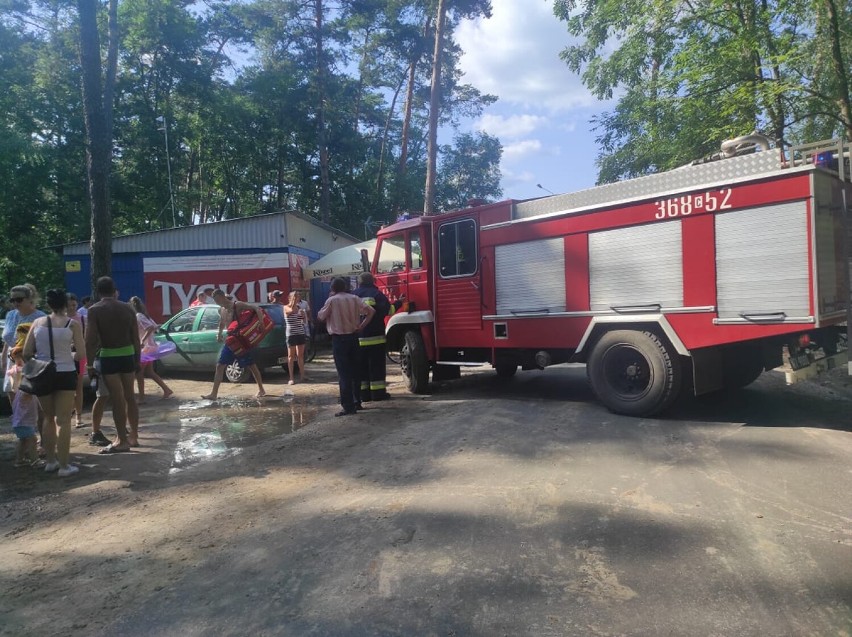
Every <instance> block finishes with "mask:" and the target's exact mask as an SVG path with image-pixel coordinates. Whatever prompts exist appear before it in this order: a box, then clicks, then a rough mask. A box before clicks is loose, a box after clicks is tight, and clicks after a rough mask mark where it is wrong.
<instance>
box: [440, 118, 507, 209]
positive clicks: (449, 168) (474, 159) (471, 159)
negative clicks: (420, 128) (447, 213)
mask: <svg viewBox="0 0 852 637" xmlns="http://www.w3.org/2000/svg"><path fill="white" fill-rule="evenodd" d="M502 154H503V147H502V146H501V144H500V140H499V139H497V138H496V137H493V136H491V135H488V134H487V133H481V132H480V133H475V134H473V135H471V134H464V135H459V136H457V137H456V138H455V140H454V144H453V145H452V146H443V147H442V148H441V170H440V174H439V179H438V193H437V197H436V202H435V203H436V209H437V210H454V209H456V208H463V207H465V206H467V205H468V201H470V200H471V199H487V198H490V197H500V196H501V195H502V194H503V190H502V188H500V157H501V156H502Z"/></svg>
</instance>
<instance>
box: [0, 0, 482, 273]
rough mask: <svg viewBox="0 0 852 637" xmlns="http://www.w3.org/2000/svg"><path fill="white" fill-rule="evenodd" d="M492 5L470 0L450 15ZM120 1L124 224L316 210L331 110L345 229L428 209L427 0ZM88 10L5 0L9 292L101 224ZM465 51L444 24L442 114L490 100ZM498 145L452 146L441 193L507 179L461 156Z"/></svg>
mask: <svg viewBox="0 0 852 637" xmlns="http://www.w3.org/2000/svg"><path fill="white" fill-rule="evenodd" d="M486 5H487V8H488V10H490V3H489V2H483V0H466V1H465V2H461V3H458V4H457V5H456V6H454V7H453V9H452V14H453V19H454V20H457V19H458V17H460V16H462V15H467V14H469V13H470V12H471V11H476V12H482V11H483V9H484V8H486ZM118 8H119V14H118V23H119V29H120V34H119V35H120V47H119V60H118V73H117V78H116V88H115V100H114V106H115V110H114V139H113V149H114V156H113V164H112V173H111V184H110V196H111V201H110V204H111V213H112V220H113V228H112V230H113V232H114V233H115V234H124V233H130V232H140V231H147V230H154V229H159V228H168V227H171V226H172V225H173V224H175V223H176V224H177V225H190V224H193V223H199V222H206V221H215V220H220V219H229V218H234V217H242V216H249V215H254V214H260V213H266V212H271V211H276V210H287V209H294V210H299V211H301V212H304V213H307V214H309V215H314V216H317V217H319V216H320V215H321V187H320V186H321V180H322V167H321V152H320V149H321V143H320V138H319V130H318V126H317V122H318V118H319V117H320V116H321V117H322V118H323V121H324V124H325V139H326V142H325V147H326V148H327V149H328V182H327V183H328V205H329V213H330V219H331V222H332V223H333V224H334V225H335V226H338V227H340V228H341V229H343V230H346V231H349V232H351V233H353V234H356V235H360V234H361V233H362V232H363V228H364V220H365V219H367V218H368V217H373V218H374V219H375V218H390V217H391V216H392V214H393V212H394V211H397V210H401V209H422V206H423V184H424V182H425V155H426V148H425V136H426V135H425V130H426V128H425V127H426V121H427V117H428V94H429V78H430V56H431V47H432V42H433V41H434V37H433V33H432V32H431V31H430V28H428V27H429V25H430V24H431V22H430V17H431V16H433V15H434V6H433V5H432V3H431V2H429V1H428V0H342V1H340V2H335V3H334V5H333V6H331V5H328V4H327V3H325V2H322V1H321V0H312V1H311V2H300V1H297V0H254V1H247V2H240V3H233V2H226V1H225V0H211V1H210V2H207V3H204V4H199V3H196V2H190V1H188V0H177V1H173V0H119V7H118ZM317 8H319V9H320V10H321V12H322V15H323V22H322V26H321V27H320V28H319V29H318V28H317V22H316V10H317ZM101 10H102V11H103V12H104V13H103V14H102V15H101V21H100V22H101V24H102V27H103V29H104V30H103V32H102V43H105V42H106V40H107V38H106V14H105V11H106V7H105V6H104V5H102V6H101ZM76 22H77V14H76V10H75V5H74V4H73V3H55V2H52V0H44V1H43V0H37V1H34V2H25V1H23V0H21V1H15V2H12V1H11V0H10V1H4V2H2V3H0V85H2V86H3V87H4V91H2V92H0V106H2V108H0V126H2V130H3V134H2V135H0V179H2V180H3V183H4V188H3V189H0V255H3V256H2V258H0V277H2V278H0V289H2V287H3V286H6V288H7V289H8V286H10V285H14V284H17V283H20V282H22V281H27V280H30V281H32V282H33V283H35V284H36V285H37V286H38V287H40V288H44V287H45V286H48V285H56V284H59V283H61V280H62V276H63V273H62V272H61V270H60V266H61V262H60V259H59V256H58V255H59V252H60V250H58V246H61V245H62V244H64V243H71V242H76V241H81V240H86V239H88V238H89V236H90V234H91V225H90V218H89V217H90V212H89V210H90V209H89V205H88V201H87V198H88V193H87V185H86V150H85V140H86V133H85V127H84V122H83V107H82V96H81V93H80V85H81V83H80V77H81V69H80V61H79V53H78V47H79V44H78V29H77V23H76ZM320 42H321V43H322V51H323V54H322V57H321V59H319V58H318V57H317V52H318V50H319V49H318V48H317V45H318V43H320ZM459 53H460V52H459V51H458V50H457V49H456V48H455V45H454V43H453V41H452V38H451V37H449V38H448V39H447V51H446V59H447V62H446V66H445V74H444V78H443V87H442V88H443V91H444V100H443V104H442V106H441V113H440V114H441V121H442V123H443V124H444V125H448V126H454V125H456V124H457V123H458V122H459V121H460V120H461V118H463V117H467V116H470V115H475V114H476V113H478V112H481V109H482V108H483V107H484V106H485V105H487V104H489V103H491V102H492V101H493V99H494V98H493V97H491V96H487V95H481V94H480V93H479V92H478V91H476V89H474V88H473V87H470V86H467V85H465V84H463V83H462V82H461V81H460V76H459V72H458V69H457V61H458V56H459ZM412 63H414V64H415V69H416V71H415V74H414V78H415V85H414V86H413V87H412V91H411V95H412V104H411V120H410V127H409V129H408V132H407V137H406V138H405V140H403V117H404V108H403V106H404V104H405V96H406V94H407V88H408V87H407V80H408V71H409V65H410V64H412ZM166 138H168V144H167V143H166ZM403 141H405V142H406V144H407V155H406V161H405V162H404V167H405V170H403V171H400V169H399V163H400V161H399V160H400V152H401V146H402V143H403ZM486 141H488V140H483V139H472V138H471V139H467V138H459V141H457V142H456V144H455V145H452V146H447V147H446V148H444V149H442V155H443V158H444V163H445V164H446V166H447V168H448V170H450V171H451V172H452V175H450V174H449V173H448V177H447V179H446V180H445V181H446V183H447V184H448V190H447V192H448V193H451V191H452V189H451V188H449V184H451V183H453V184H454V186H453V188H455V191H452V192H454V193H455V194H448V195H447V198H448V199H447V201H449V200H450V198H453V197H454V199H453V200H454V201H460V200H461V199H460V198H462V197H465V196H495V195H496V194H498V193H499V185H498V182H497V180H496V179H495V174H496V173H495V168H496V163H493V162H492V163H490V164H489V163H488V162H486V161H484V160H483V159H481V158H480V157H478V156H477V157H476V160H477V161H478V162H484V163H481V165H482V169H479V168H477V169H476V170H473V169H471V170H468V171H467V172H466V173H465V170H464V165H463V162H464V160H465V158H473V157H474V154H475V153H474V150H476V151H477V152H479V151H484V152H485V154H486V155H488V156H490V157H491V158H492V159H493V157H494V156H496V157H497V158H498V161H499V145H498V146H496V147H495V146H494V145H493V143H492V144H490V145H489V144H488V143H486ZM491 141H492V142H493V141H496V140H491ZM458 144H461V145H460V146H457V145H458ZM477 144H479V146H481V148H478V149H477V148H476V147H477ZM479 165H480V164H479V163H477V166H479ZM169 169H170V170H171V182H172V189H171V190H172V192H171V193H170V192H169V180H168V174H169ZM170 195H173V197H174V202H175V214H174V218H173V216H172V211H171V198H170ZM448 205H449V204H448Z"/></svg>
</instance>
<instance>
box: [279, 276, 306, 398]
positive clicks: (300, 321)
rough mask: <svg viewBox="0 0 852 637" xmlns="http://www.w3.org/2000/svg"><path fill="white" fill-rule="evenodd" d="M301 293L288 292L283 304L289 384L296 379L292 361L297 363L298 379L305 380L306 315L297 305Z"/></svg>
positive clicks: (293, 382) (292, 383)
mask: <svg viewBox="0 0 852 637" xmlns="http://www.w3.org/2000/svg"><path fill="white" fill-rule="evenodd" d="M301 300H302V295H301V294H299V293H298V292H296V291H293V292H290V298H289V299H288V302H287V305H285V306H284V321H285V323H286V324H287V370H288V371H289V372H290V382H289V384H290V385H294V384H295V383H296V381H295V380H294V376H293V363H294V362H298V363H299V380H300V381H302V382H305V381H306V380H308V378H307V377H306V376H305V343H306V342H307V340H308V339H307V336H306V333H305V323H307V320H308V317H307V316H306V314H305V310H303V309H302V308H300V307H299V301H301Z"/></svg>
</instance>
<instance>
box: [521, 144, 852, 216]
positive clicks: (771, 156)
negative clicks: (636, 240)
mask: <svg viewBox="0 0 852 637" xmlns="http://www.w3.org/2000/svg"><path fill="white" fill-rule="evenodd" d="M815 164H817V165H821V166H822V167H824V168H826V169H828V170H834V171H836V172H837V173H838V175H839V177H840V178H841V179H843V180H845V181H850V169H849V147H848V146H846V145H844V143H843V141H842V140H827V141H822V142H815V143H811V144H802V145H800V146H793V147H791V148H790V150H789V151H788V153H786V154H785V153H783V152H782V151H781V150H779V149H772V150H763V151H760V152H755V153H752V154H749V155H739V156H734V157H728V158H725V159H716V160H713V161H707V162H705V163H693V164H688V165H686V166H681V167H680V168H675V169H673V170H669V171H666V172H662V173H656V174H653V175H646V176H643V177H636V178H634V179H627V180H625V181H619V182H615V183H611V184H604V185H602V186H595V187H594V188H587V189H586V190H579V191H577V192H571V193H565V194H560V195H552V196H549V197H541V198H538V199H529V200H527V201H520V202H517V203H516V204H515V205H514V210H513V214H512V218H513V219H526V218H529V217H538V216H541V215H546V214H551V213H560V212H562V213H565V212H571V211H574V210H577V211H579V210H584V209H588V208H594V207H597V206H602V205H607V204H610V205H614V204H618V203H626V202H630V201H636V200H640V199H651V198H656V197H660V196H663V195H667V196H668V195H671V194H674V193H677V192H680V191H687V190H693V189H700V188H702V187H707V188H710V187H714V186H718V185H719V184H729V183H736V182H738V181H745V180H748V179H752V178H754V177H756V176H761V175H769V174H772V173H775V172H778V171H781V170H786V169H790V168H794V167H808V166H813V165H815Z"/></svg>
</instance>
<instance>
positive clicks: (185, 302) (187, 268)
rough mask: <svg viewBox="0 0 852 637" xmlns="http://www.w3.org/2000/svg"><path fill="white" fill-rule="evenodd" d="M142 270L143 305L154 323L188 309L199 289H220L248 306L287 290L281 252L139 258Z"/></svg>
mask: <svg viewBox="0 0 852 637" xmlns="http://www.w3.org/2000/svg"><path fill="white" fill-rule="evenodd" d="M143 267H144V270H145V273H144V281H145V304H146V305H147V307H148V312H149V313H150V314H151V318H153V319H154V320H155V321H164V320H165V319H167V318H169V317H171V316H174V315H175V314H177V313H178V312H180V311H181V310H183V309H184V308H187V307H189V304H190V303H192V301H193V300H194V299H195V295H196V294H197V293H198V292H199V291H200V290H208V291H212V290H214V289H215V288H220V289H221V290H223V291H224V292H225V294H232V295H234V296H235V297H236V298H237V299H239V300H241V301H247V302H248V303H265V302H266V297H267V294H269V292H272V291H273V290H282V291H283V292H285V293H289V291H290V272H289V259H288V255H287V253H284V252H278V253H272V254H209V255H203V256H186V257H150V258H145V259H143Z"/></svg>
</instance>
